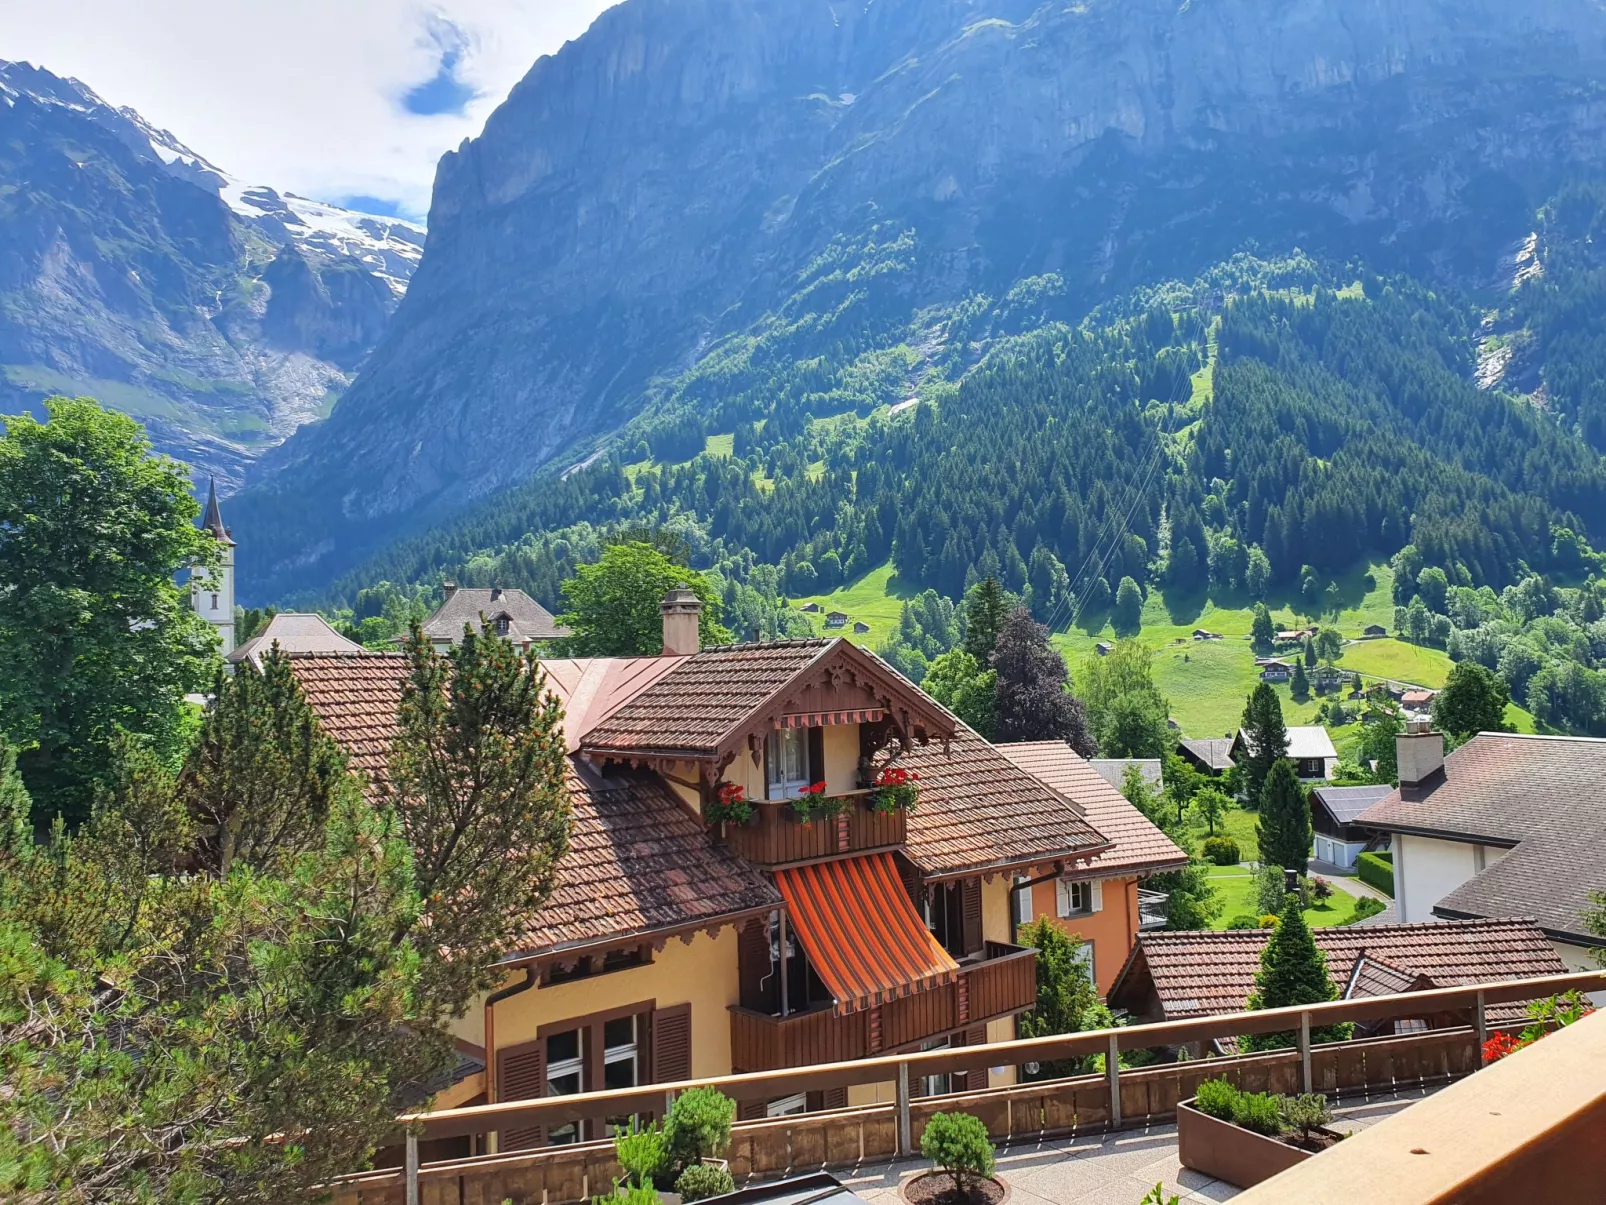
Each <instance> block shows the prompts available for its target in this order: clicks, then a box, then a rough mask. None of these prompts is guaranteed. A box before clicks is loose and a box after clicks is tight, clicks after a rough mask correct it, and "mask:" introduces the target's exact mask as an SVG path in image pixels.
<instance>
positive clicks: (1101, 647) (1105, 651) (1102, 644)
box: [1093, 640, 1115, 657]
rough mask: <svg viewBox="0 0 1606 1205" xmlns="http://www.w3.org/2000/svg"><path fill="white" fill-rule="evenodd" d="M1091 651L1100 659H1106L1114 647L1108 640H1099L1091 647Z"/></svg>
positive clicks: (1113, 650)
mask: <svg viewBox="0 0 1606 1205" xmlns="http://www.w3.org/2000/svg"><path fill="white" fill-rule="evenodd" d="M1093 651H1094V652H1095V653H1097V654H1098V655H1099V656H1100V657H1108V656H1109V655H1110V654H1111V653H1113V652H1115V646H1114V645H1113V644H1111V643H1110V642H1109V641H1108V640H1101V641H1099V642H1098V643H1097V644H1095V645H1094V646H1093Z"/></svg>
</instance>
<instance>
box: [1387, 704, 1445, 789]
mask: <svg viewBox="0 0 1606 1205" xmlns="http://www.w3.org/2000/svg"><path fill="white" fill-rule="evenodd" d="M1394 760H1395V761H1396V762H1397V763H1399V768H1400V786H1402V787H1412V786H1416V785H1417V784H1418V783H1420V782H1422V781H1423V780H1424V779H1426V778H1428V777H1430V776H1431V775H1432V774H1433V773H1434V771H1436V770H1442V769H1443V768H1444V733H1442V732H1435V731H1434V730H1433V721H1432V720H1428V719H1418V720H1407V721H1406V722H1405V731H1404V732H1402V733H1400V734H1399V735H1398V736H1396V737H1395V738H1394Z"/></svg>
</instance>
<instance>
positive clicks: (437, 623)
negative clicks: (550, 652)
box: [424, 582, 569, 652]
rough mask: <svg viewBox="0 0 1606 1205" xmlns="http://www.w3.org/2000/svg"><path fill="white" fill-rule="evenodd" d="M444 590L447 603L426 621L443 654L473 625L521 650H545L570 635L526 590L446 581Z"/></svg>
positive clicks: (428, 632) (429, 636) (432, 640)
mask: <svg viewBox="0 0 1606 1205" xmlns="http://www.w3.org/2000/svg"><path fill="white" fill-rule="evenodd" d="M444 590H445V593H446V598H445V601H443V602H442V603H441V605H440V607H439V608H437V609H436V611H435V613H434V614H433V615H431V616H430V617H429V618H428V619H426V620H425V621H424V636H425V637H426V638H427V639H428V640H429V642H430V643H431V644H433V645H434V646H435V647H436V648H437V649H439V650H440V651H442V652H444V651H445V650H447V649H449V648H451V647H452V645H454V644H456V643H457V642H458V641H460V640H462V639H463V629H464V628H465V627H467V626H470V625H473V626H477V627H479V628H480V629H481V630H485V629H490V630H492V631H494V632H495V633H496V634H497V635H498V636H502V637H504V638H505V639H508V640H511V641H512V642H513V643H514V644H516V645H518V646H519V647H520V648H529V647H530V646H531V645H535V646H537V647H544V646H545V645H546V643H547V642H548V641H551V640H558V639H560V638H562V637H564V636H567V635H568V634H569V629H568V628H566V627H563V626H562V625H561V624H559V623H558V621H557V620H555V619H553V618H552V612H550V611H548V610H547V609H546V608H545V607H543V606H542V605H541V604H540V603H538V602H536V601H535V599H533V598H531V597H530V596H529V595H528V594H526V593H525V592H524V591H523V590H504V589H503V588H502V587H501V586H491V587H489V588H488V589H478V588H475V587H469V586H458V585H457V584H456V583H455V582H447V583H446V584H445V586H444Z"/></svg>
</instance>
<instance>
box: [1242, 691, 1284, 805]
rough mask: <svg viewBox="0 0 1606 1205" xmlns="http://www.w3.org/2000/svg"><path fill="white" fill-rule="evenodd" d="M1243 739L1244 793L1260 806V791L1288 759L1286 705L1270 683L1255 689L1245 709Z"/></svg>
mask: <svg viewBox="0 0 1606 1205" xmlns="http://www.w3.org/2000/svg"><path fill="white" fill-rule="evenodd" d="M1243 738H1244V743H1245V744H1246V745H1247V746H1248V751H1247V756H1245V758H1244V760H1243V764H1242V766H1241V767H1240V768H1241V769H1242V770H1243V779H1244V793H1245V795H1246V796H1247V798H1248V802H1249V806H1250V807H1259V806H1260V790H1261V787H1262V785H1263V784H1264V783H1265V781H1266V775H1267V774H1268V773H1270V771H1271V768H1272V766H1274V765H1275V764H1276V763H1277V762H1279V761H1281V760H1282V759H1283V758H1285V757H1287V756H1288V727H1287V725H1286V724H1284V723H1283V705H1282V701H1281V700H1280V699H1279V698H1278V697H1277V692H1276V691H1275V690H1273V689H1272V687H1271V684H1270V683H1269V682H1262V683H1261V684H1260V685H1259V686H1257V687H1255V690H1254V693H1253V694H1251V695H1250V696H1249V701H1248V703H1247V704H1246V705H1245V707H1244V718H1243Z"/></svg>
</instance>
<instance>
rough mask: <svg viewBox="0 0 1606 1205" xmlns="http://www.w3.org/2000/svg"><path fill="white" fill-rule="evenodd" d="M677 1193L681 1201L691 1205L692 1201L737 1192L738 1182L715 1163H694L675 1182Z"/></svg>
mask: <svg viewBox="0 0 1606 1205" xmlns="http://www.w3.org/2000/svg"><path fill="white" fill-rule="evenodd" d="M675 1191H676V1192H678V1193H679V1194H680V1199H681V1200H682V1201H684V1202H687V1205H690V1202H692V1201H702V1200H705V1199H707V1198H708V1197H720V1196H724V1195H725V1194H726V1193H728V1192H735V1191H736V1181H735V1180H734V1179H733V1178H732V1177H731V1174H730V1172H728V1171H726V1170H725V1169H724V1168H723V1167H719V1166H718V1165H716V1164H713V1163H693V1164H692V1165H691V1166H690V1167H688V1168H687V1169H686V1170H685V1171H683V1172H681V1173H680V1178H679V1179H678V1180H676V1181H675Z"/></svg>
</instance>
